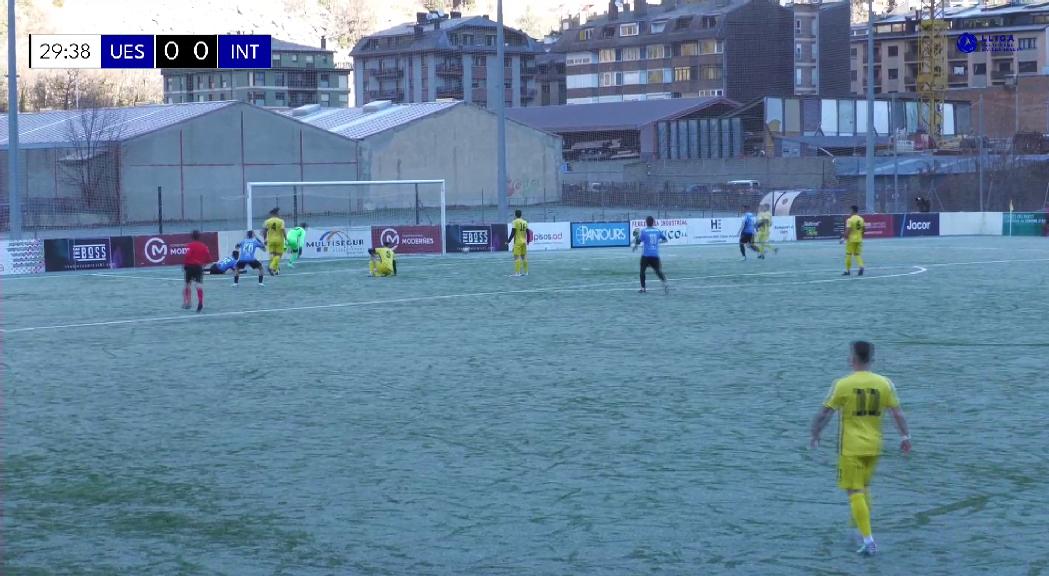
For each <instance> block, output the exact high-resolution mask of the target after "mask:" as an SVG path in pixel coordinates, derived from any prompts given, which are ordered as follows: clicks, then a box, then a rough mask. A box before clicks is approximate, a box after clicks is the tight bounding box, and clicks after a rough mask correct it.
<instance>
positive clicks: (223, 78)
mask: <svg viewBox="0 0 1049 576" xmlns="http://www.w3.org/2000/svg"><path fill="white" fill-rule="evenodd" d="M219 80H220V81H221V82H222V87H223V88H229V78H227V77H226V76H225V75H223V76H221V77H220V78H219Z"/></svg>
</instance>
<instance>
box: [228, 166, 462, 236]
mask: <svg viewBox="0 0 1049 576" xmlns="http://www.w3.org/2000/svg"><path fill="white" fill-rule="evenodd" d="M445 193H446V190H445V181H444V180H348V181H343V180H340V181H327V180H322V181H313V182H248V183H247V185H246V186H245V191H244V203H245V206H244V209H245V216H246V217H247V221H246V225H247V229H248V230H253V229H257V228H258V227H260V226H261V225H262V222H263V221H264V220H265V219H266V218H268V217H269V212H270V211H271V210H272V209H273V208H279V209H280V213H281V216H282V217H283V218H284V220H285V222H286V223H287V225H288V227H289V228H290V227H292V226H297V225H299V224H300V223H306V224H309V226H310V227H311V228H318V229H323V228H338V229H342V228H345V229H349V228H354V229H361V228H363V227H370V228H379V229H380V231H379V235H380V236H381V235H382V234H383V233H384V231H383V230H382V228H383V227H391V228H392V229H393V230H395V231H396V230H397V229H398V228H397V227H429V228H436V229H437V230H436V231H435V233H436V234H437V238H443V237H444V230H445V229H446V228H445V225H446V224H447V206H446V194H445ZM438 227H439V228H438ZM395 234H396V232H395ZM439 244H440V247H439V250H438V247H437V246H432V251H433V252H440V253H442V254H443V253H444V252H445V247H444V242H443V241H441V242H439Z"/></svg>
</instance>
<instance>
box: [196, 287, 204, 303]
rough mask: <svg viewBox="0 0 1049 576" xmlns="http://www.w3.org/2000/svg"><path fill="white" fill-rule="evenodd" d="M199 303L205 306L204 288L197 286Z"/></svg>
mask: <svg viewBox="0 0 1049 576" xmlns="http://www.w3.org/2000/svg"><path fill="white" fill-rule="evenodd" d="M197 303H198V304H200V305H201V306H203V305H204V288H202V287H200V286H197Z"/></svg>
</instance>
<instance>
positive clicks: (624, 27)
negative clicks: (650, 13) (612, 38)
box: [619, 22, 638, 36]
mask: <svg viewBox="0 0 1049 576" xmlns="http://www.w3.org/2000/svg"><path fill="white" fill-rule="evenodd" d="M637 28H638V27H637V22H631V23H630V24H620V25H619V35H620V36H637Z"/></svg>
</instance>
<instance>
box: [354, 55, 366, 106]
mask: <svg viewBox="0 0 1049 576" xmlns="http://www.w3.org/2000/svg"><path fill="white" fill-rule="evenodd" d="M364 64H365V59H364V58H358V59H357V67H356V69H355V70H354V72H353V96H354V102H355V103H356V105H357V106H358V107H359V106H364V98H365V93H364V91H365V90H364V80H365V78H367V76H368V71H367V69H366V68H365V67H364Z"/></svg>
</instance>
